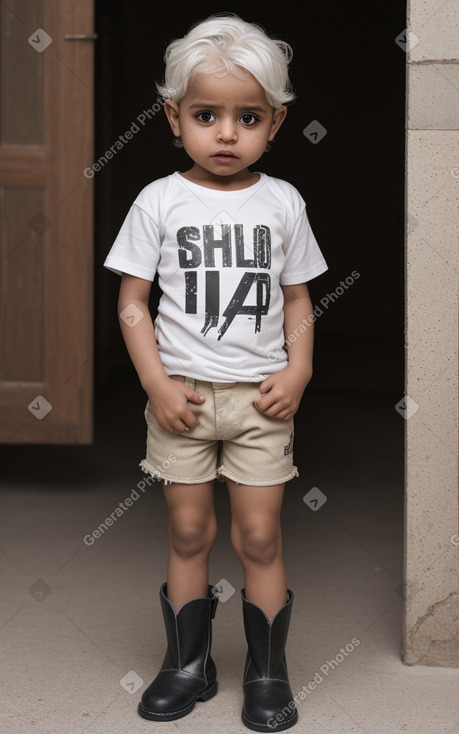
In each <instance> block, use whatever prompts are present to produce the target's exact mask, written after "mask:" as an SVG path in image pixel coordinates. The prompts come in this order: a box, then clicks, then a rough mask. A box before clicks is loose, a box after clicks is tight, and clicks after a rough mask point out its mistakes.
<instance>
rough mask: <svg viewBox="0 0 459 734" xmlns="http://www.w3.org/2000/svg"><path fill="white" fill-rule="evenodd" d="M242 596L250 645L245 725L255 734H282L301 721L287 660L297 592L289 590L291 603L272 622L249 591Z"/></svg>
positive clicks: (245, 625)
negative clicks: (259, 733) (248, 595)
mask: <svg viewBox="0 0 459 734" xmlns="http://www.w3.org/2000/svg"><path fill="white" fill-rule="evenodd" d="M241 596H242V610H243V616H244V629H245V636H246V639H247V645H248V650H247V658H246V663H245V672H244V679H243V689H244V707H243V709H242V721H243V722H244V724H245V725H246V726H247V727H248V728H249V729H252V730H253V731H264V732H273V731H282V730H283V729H288V728H289V727H291V726H293V725H294V724H296V722H297V721H298V712H297V710H296V706H295V702H294V700H293V696H292V691H291V688H290V683H289V681H288V673H287V662H286V659H285V644H286V642H287V635H288V628H289V624H290V615H291V612H292V603H293V591H290V589H287V596H288V601H287V603H286V604H284V606H283V607H281V608H280V609H279V610H278V611H277V612H276V614H275V616H274V618H273V619H272V621H271V622H270V621H269V619H268V617H267V616H266V614H265V613H264V611H263V610H262V609H261V608H260V607H259V606H257V605H256V604H254V603H253V602H251V601H249V600H248V599H246V598H245V589H241Z"/></svg>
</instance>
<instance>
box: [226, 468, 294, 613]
mask: <svg viewBox="0 0 459 734" xmlns="http://www.w3.org/2000/svg"><path fill="white" fill-rule="evenodd" d="M226 482H227V485H228V492H229V497H230V502H231V542H232V544H233V548H234V550H235V552H236V554H237V556H238V558H239V560H240V561H241V564H242V567H243V570H244V586H245V596H246V598H247V599H248V600H249V601H251V602H254V603H255V604H258V606H259V607H261V608H262V609H263V611H264V612H265V614H266V616H267V617H268V618H269V619H270V620H271V619H272V618H273V617H274V615H275V614H276V612H277V611H278V610H279V609H280V607H282V606H284V604H285V603H286V602H287V579H286V573H285V566H284V560H283V557H282V532H281V526H280V515H281V509H282V499H283V494H284V487H285V484H276V485H272V486H269V487H254V486H249V485H245V484H237V483H236V482H233V481H232V480H231V479H227V480H226Z"/></svg>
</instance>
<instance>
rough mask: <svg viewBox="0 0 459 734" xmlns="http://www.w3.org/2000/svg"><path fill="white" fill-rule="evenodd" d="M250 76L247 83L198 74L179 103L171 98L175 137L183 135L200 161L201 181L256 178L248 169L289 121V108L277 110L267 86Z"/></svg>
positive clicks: (169, 109)
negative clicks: (273, 105)
mask: <svg viewBox="0 0 459 734" xmlns="http://www.w3.org/2000/svg"><path fill="white" fill-rule="evenodd" d="M246 74H247V78H246V79H238V78H237V77H235V76H233V75H232V74H229V73H228V74H226V75H225V76H217V75H216V74H198V75H195V76H194V77H192V78H191V79H190V81H189V83H188V89H187V93H186V95H185V97H183V99H181V100H180V102H179V103H178V104H177V103H176V102H173V101H171V100H168V101H167V102H166V103H165V105H164V109H165V112H166V114H167V117H168V120H169V123H170V125H171V128H172V130H173V132H174V135H177V136H181V138H182V142H183V146H184V148H185V150H186V152H187V153H188V155H189V156H190V158H192V160H193V161H194V163H195V165H194V166H193V169H192V171H193V173H194V176H195V178H196V179H201V180H208V181H210V182H212V181H214V182H215V181H218V180H220V181H221V177H225V178H226V179H233V180H237V181H241V180H243V179H244V178H247V177H248V176H252V174H250V172H248V171H247V167H248V166H250V165H252V164H253V163H255V161H257V160H258V159H259V158H260V157H261V156H262V154H263V152H264V150H265V148H266V143H267V141H268V140H272V139H273V138H274V136H275V134H276V132H277V130H278V129H279V127H280V126H281V124H282V122H283V120H284V118H285V115H286V113H287V109H286V107H280V108H277V109H274V108H273V107H271V105H270V104H269V103H268V102H267V100H266V95H265V92H264V89H263V87H262V86H261V85H260V84H259V83H258V82H257V80H256V79H255V77H254V76H252V74H249V73H248V72H246Z"/></svg>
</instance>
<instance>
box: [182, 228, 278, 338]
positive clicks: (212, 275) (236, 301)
mask: <svg viewBox="0 0 459 734" xmlns="http://www.w3.org/2000/svg"><path fill="white" fill-rule="evenodd" d="M220 226H221V237H220V238H217V237H216V236H215V227H214V225H212V224H206V225H204V226H203V231H202V236H201V232H200V230H199V229H198V227H193V226H189V227H181V228H180V229H179V230H178V232H177V244H178V261H179V266H180V267H181V268H183V269H184V270H186V272H185V273H184V281H185V312H186V313H192V314H195V313H197V294H198V293H197V291H198V277H197V268H199V267H202V266H203V267H205V268H206V277H205V316H204V325H203V327H202V329H201V333H202V334H203V335H204V336H205V335H206V334H207V333H208V331H209V330H210V329H211V328H215V327H217V326H218V321H219V318H220V311H221V309H220V305H221V304H220V271H219V270H207V268H215V251H216V250H221V265H222V268H233V267H235V268H241V269H242V268H243V269H245V272H244V273H243V274H242V276H241V279H240V281H239V284H238V286H237V288H236V289H235V291H234V293H233V295H232V296H231V298H230V299H229V301H228V304H227V306H226V308H225V309H224V310H223V316H224V317H225V321H224V323H223V324H222V325H221V326H220V328H219V329H218V333H219V335H218V339H221V338H222V337H223V335H224V334H225V332H226V331H227V329H228V328H229V326H230V325H231V323H232V321H233V319H234V318H235V316H237V315H246V316H255V333H257V332H259V331H260V330H261V317H262V316H265V315H266V314H267V313H268V310H269V302H270V296H271V277H270V274H269V273H267V272H266V269H269V268H270V266H271V232H270V229H269V227H267V226H265V225H257V226H255V227H254V228H253V233H252V248H251V250H252V251H251V255H252V257H246V252H245V244H244V230H243V225H242V224H234V225H230V224H222V225H220ZM233 250H234V254H233ZM247 268H253V269H257V270H261V271H262V272H256V271H255V272H254V271H253V270H252V271H247V270H246V269H247ZM263 271H265V272H263ZM252 287H254V289H255V304H251V305H248V304H245V301H246V300H247V298H248V296H249V293H250V291H251V289H252Z"/></svg>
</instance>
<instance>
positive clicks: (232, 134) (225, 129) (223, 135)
mask: <svg viewBox="0 0 459 734" xmlns="http://www.w3.org/2000/svg"><path fill="white" fill-rule="evenodd" d="M217 137H218V139H219V140H222V141H225V143H233V142H236V140H237V130H236V122H235V121H234V120H233V119H231V118H229V117H228V118H227V117H225V118H222V119H220V121H219V126H218V133H217Z"/></svg>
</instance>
